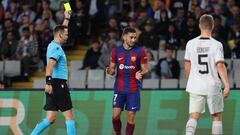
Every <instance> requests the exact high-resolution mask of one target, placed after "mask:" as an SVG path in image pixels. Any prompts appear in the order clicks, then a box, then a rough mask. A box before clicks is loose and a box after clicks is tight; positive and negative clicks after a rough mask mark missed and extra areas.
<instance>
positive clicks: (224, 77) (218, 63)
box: [215, 44, 230, 98]
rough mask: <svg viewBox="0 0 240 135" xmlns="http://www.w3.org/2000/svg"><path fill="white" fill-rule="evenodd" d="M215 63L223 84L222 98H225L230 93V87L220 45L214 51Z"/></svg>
mask: <svg viewBox="0 0 240 135" xmlns="http://www.w3.org/2000/svg"><path fill="white" fill-rule="evenodd" d="M215 63H216V67H217V71H218V73H219V75H220V77H221V80H222V81H223V83H224V92H223V96H224V98H227V97H228V95H229V93H230V85H229V80H228V76H227V69H226V66H225V63H224V55H223V46H222V44H220V45H218V47H217V49H216V54H215Z"/></svg>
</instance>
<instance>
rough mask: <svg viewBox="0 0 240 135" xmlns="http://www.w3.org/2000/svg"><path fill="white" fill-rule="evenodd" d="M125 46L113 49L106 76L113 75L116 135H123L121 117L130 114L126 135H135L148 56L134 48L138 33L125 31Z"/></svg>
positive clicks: (113, 118) (129, 29)
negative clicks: (124, 113)
mask: <svg viewBox="0 0 240 135" xmlns="http://www.w3.org/2000/svg"><path fill="white" fill-rule="evenodd" d="M122 38H123V45H122V46H119V47H116V48H114V49H112V52H111V63H110V66H109V67H107V68H106V72H107V73H108V74H110V75H114V74H115V71H116V80H115V84H114V96H113V117H112V123H113V128H114V131H115V133H116V135H121V127H122V124H121V120H120V116H121V113H122V111H123V109H125V110H126V111H127V126H126V130H125V132H126V135H132V134H133V131H134V127H135V122H134V119H135V114H136V112H137V111H139V110H140V87H141V79H142V76H143V75H145V74H147V72H148V66H147V56H146V53H145V51H144V49H143V48H142V47H138V46H136V45H135V42H136V38H137V33H136V31H135V29H132V28H129V27H127V28H125V29H124V30H123V34H122Z"/></svg>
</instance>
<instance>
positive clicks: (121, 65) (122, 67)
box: [119, 64, 135, 70]
mask: <svg viewBox="0 0 240 135" xmlns="http://www.w3.org/2000/svg"><path fill="white" fill-rule="evenodd" d="M119 69H121V70H123V69H135V66H127V65H124V64H120V65H119Z"/></svg>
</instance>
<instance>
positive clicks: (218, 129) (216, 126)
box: [212, 121, 223, 135]
mask: <svg viewBox="0 0 240 135" xmlns="http://www.w3.org/2000/svg"><path fill="white" fill-rule="evenodd" d="M212 134H213V135H222V134H223V129H222V121H213V123H212Z"/></svg>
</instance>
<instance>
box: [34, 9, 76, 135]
mask: <svg viewBox="0 0 240 135" xmlns="http://www.w3.org/2000/svg"><path fill="white" fill-rule="evenodd" d="M64 15H65V19H64V22H63V25H60V26H56V28H55V29H54V32H53V34H54V39H53V41H52V42H51V43H50V44H49V45H48V49H47V67H46V86H45V95H46V104H45V106H44V109H45V110H46V111H47V112H46V118H45V119H43V120H42V121H40V122H39V123H38V124H37V125H36V127H35V128H34V130H33V131H32V133H31V135H39V134H40V133H42V132H43V131H44V130H45V129H46V128H47V127H49V126H50V125H51V124H52V123H54V121H55V120H56V117H57V113H58V110H60V111H61V112H63V114H64V117H65V119H66V127H67V134H68V135H76V129H75V122H74V117H73V112H72V101H71V97H70V93H69V91H68V86H67V84H66V81H67V79H68V69H67V59H66V56H65V53H64V51H63V49H62V47H61V45H62V44H63V43H64V42H65V41H66V40H67V38H68V27H67V26H68V21H69V18H70V13H69V12H66V11H65V13H64Z"/></svg>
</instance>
